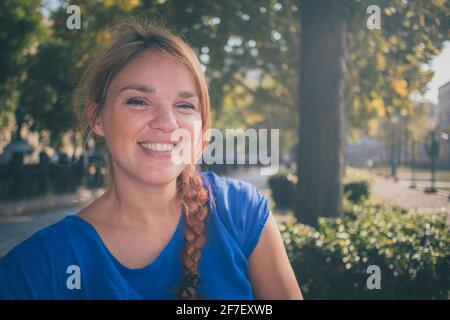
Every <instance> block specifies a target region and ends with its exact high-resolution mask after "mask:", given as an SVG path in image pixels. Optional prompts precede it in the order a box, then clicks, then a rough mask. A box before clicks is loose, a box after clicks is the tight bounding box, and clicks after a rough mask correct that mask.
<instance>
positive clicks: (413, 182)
mask: <svg viewBox="0 0 450 320" xmlns="http://www.w3.org/2000/svg"><path fill="white" fill-rule="evenodd" d="M415 152H416V141H415V140H414V137H413V138H412V139H411V185H410V186H409V188H410V189H415V188H416V157H415Z"/></svg>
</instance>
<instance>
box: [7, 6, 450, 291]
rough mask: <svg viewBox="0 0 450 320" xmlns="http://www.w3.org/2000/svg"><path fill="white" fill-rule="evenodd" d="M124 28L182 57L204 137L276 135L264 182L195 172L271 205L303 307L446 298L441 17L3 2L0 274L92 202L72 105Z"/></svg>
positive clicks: (424, 9)
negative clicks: (161, 39)
mask: <svg viewBox="0 0 450 320" xmlns="http://www.w3.org/2000/svg"><path fill="white" fill-rule="evenodd" d="M70 5H76V6H77V8H79V12H78V11H77V10H76V9H73V7H71V8H72V9H71V8H69V10H68V7H69V6H70ZM77 13H79V16H77ZM74 14H75V15H74ZM135 14H146V15H148V16H149V17H151V18H154V19H156V20H158V21H163V22H165V23H166V24H167V25H168V26H172V27H173V28H174V29H175V30H177V32H179V33H180V34H181V35H183V36H184V37H185V38H186V39H187V40H188V42H189V43H190V44H191V45H192V46H193V47H194V48H195V50H196V52H197V53H198V55H199V57H200V60H201V62H202V64H203V67H204V70H205V72H206V75H207V78H208V84H209V88H210V94H211V106H212V112H213V127H214V128H218V129H221V130H225V129H227V128H233V129H234V128H243V129H248V128H255V129H269V132H270V130H271V129H279V133H280V140H279V149H280V155H279V156H280V163H281V168H280V170H279V172H278V173H277V174H275V175H272V176H264V175H261V174H260V171H259V167H260V166H259V165H258V164H248V163H247V164H239V165H237V164H233V165H209V166H202V168H203V170H212V171H216V172H217V173H219V174H222V175H227V176H231V177H234V178H238V179H242V180H245V181H248V182H250V183H252V184H254V185H255V186H257V187H258V188H260V189H261V190H262V191H263V192H264V194H265V195H266V196H267V197H268V198H269V199H270V200H271V205H272V211H273V213H274V215H275V217H276V218H277V221H278V222H279V226H280V230H281V232H282V235H283V239H284V241H285V245H286V249H287V251H288V254H289V258H290V259H291V263H292V265H293V267H294V270H295V272H296V274H297V278H298V280H299V283H300V286H301V288H302V291H303V293H304V295H305V297H306V298H309V299H336V298H337V299H355V298H356V299H395V298H400V299H417V298H425V299H448V298H449V297H450V296H449V294H450V291H449V290H450V247H449V244H450V237H449V227H448V222H449V219H450V218H449V211H450V202H449V199H450V2H449V1H448V0H431V1H409V0H389V1H388V0H383V1H376V0H373V1H365V0H359V1H358V0H341V1H337V0H321V1H307V0H304V1H302V0H280V1H276V0H259V1H232V0H230V1H206V0H196V1H193V0H183V1H181V0H159V1H145V0H105V1H87V0H84V1H83V0H79V1H72V2H69V1H58V0H42V1H40V0H15V1H13V0H3V1H1V3H0V48H1V50H0V57H1V59H0V256H2V255H4V254H6V253H7V252H8V251H9V250H10V249H11V248H12V247H13V246H14V245H16V244H17V243H18V242H20V241H22V240H24V239H26V238H27V237H29V236H30V235H32V234H33V233H34V232H35V231H37V230H38V229H40V228H42V227H45V226H47V225H49V224H51V223H54V222H56V221H58V220H59V219H61V218H62V217H63V216H65V215H67V214H73V213H76V212H77V211H78V210H80V209H81V208H83V207H84V206H86V205H87V204H89V203H90V202H91V201H93V200H94V199H95V198H96V197H98V196H100V195H101V194H102V192H104V188H103V187H104V182H105V181H104V180H105V175H106V168H105V164H106V158H105V156H106V154H105V149H104V146H103V145H102V144H101V143H99V141H94V140H93V139H86V138H85V137H84V136H83V135H82V134H81V131H80V128H79V125H78V122H77V119H76V115H75V113H74V107H73V92H74V88H75V86H76V84H77V81H78V79H79V77H80V75H81V72H82V71H83V69H84V68H85V67H86V66H87V64H88V63H89V62H90V60H91V58H92V56H93V55H94V53H95V49H96V48H97V47H98V45H101V44H103V43H104V42H105V41H107V40H108V38H109V37H110V31H109V27H110V26H111V23H113V22H115V21H117V20H119V19H121V18H124V17H126V16H128V15H135ZM78 18H79V20H78V21H79V22H80V25H79V28H77V27H75V28H72V27H70V26H73V25H74V23H75V24H76V22H77V19H78ZM237 150H238V151H237V152H243V153H246V150H247V148H246V147H245V146H244V147H243V148H237ZM229 156H231V157H233V158H234V157H235V155H234V154H233V155H226V154H224V155H223V157H224V158H226V157H229ZM247 156H248V154H247ZM371 265H375V266H377V267H379V270H380V276H381V280H380V278H378V280H380V281H378V282H377V281H375V282H374V283H372V284H371V283H370V281H372V280H371V279H372V278H370V279H369V277H370V276H371V273H370V272H368V267H369V266H371Z"/></svg>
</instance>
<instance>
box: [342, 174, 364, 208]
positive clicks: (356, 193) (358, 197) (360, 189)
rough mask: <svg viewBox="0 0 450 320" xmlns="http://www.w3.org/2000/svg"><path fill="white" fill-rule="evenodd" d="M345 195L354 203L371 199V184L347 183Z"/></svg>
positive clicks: (361, 181) (360, 182) (362, 181)
mask: <svg viewBox="0 0 450 320" xmlns="http://www.w3.org/2000/svg"><path fill="white" fill-rule="evenodd" d="M344 194H346V196H347V198H348V200H350V201H351V202H353V203H359V202H360V201H362V200H363V199H369V195H370V191H369V182H368V181H366V180H360V181H353V182H349V183H346V184H344Z"/></svg>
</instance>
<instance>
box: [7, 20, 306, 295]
mask: <svg viewBox="0 0 450 320" xmlns="http://www.w3.org/2000/svg"><path fill="white" fill-rule="evenodd" d="M76 97H77V99H76V100H77V107H78V109H79V111H80V112H79V113H80V116H81V120H82V125H83V130H85V132H86V133H87V134H88V135H89V134H91V133H93V134H95V135H96V136H97V137H99V138H100V139H104V140H105V142H106V145H107V149H108V153H109V159H110V165H109V171H108V174H109V179H108V185H107V189H106V192H105V194H104V195H102V196H101V197H100V198H98V199H97V200H96V201H94V202H93V203H92V204H91V205H89V206H88V207H86V208H84V209H83V210H82V211H80V212H78V213H76V214H73V215H69V216H67V217H65V218H64V219H62V220H61V221H59V222H58V223H56V224H54V225H51V226H49V227H47V228H45V229H42V230H40V231H39V232H37V233H36V234H34V235H33V236H32V237H30V238H29V239H27V240H25V241H24V242H22V243H21V244H19V245H18V246H16V247H15V248H14V249H13V250H11V251H10V252H9V253H8V254H7V255H6V256H5V257H4V258H3V259H2V260H1V261H0V283H1V287H0V297H1V298H9V299H27V298H37V299H42V298H43V299H105V298H107V299H177V298H178V299H255V298H257V299H299V298H301V293H300V289H299V287H298V284H297V281H296V279H295V276H294V273H293V271H292V268H291V266H290V264H289V261H288V258H287V255H286V251H285V249H284V246H283V242H282V239H281V236H280V233H279V230H278V228H277V225H276V223H275V221H274V219H273V217H272V216H271V214H270V211H269V205H268V201H267V199H266V198H265V197H264V196H263V195H262V194H261V192H260V191H259V190H257V189H256V188H254V187H253V186H251V185H249V184H247V183H244V182H242V181H238V180H234V179H230V178H224V177H219V176H217V175H215V174H214V173H199V172H198V170H197V168H196V166H195V163H196V160H198V158H199V157H200V156H201V153H202V152H203V150H204V149H205V147H206V145H207V141H206V142H204V141H202V140H197V139H195V136H196V135H195V134H194V129H195V123H199V122H200V123H201V131H202V132H203V133H204V132H205V131H206V130H208V129H209V128H210V127H211V123H210V105H209V95H208V90H207V84H206V79H205V76H204V74H203V72H202V70H201V65H200V63H199V60H198V58H197V56H196V54H195V52H194V51H193V50H192V48H191V47H190V46H189V45H188V44H187V43H186V42H185V41H183V40H182V39H181V38H180V37H178V36H176V35H175V34H174V33H173V32H170V31H168V30H167V29H164V28H161V27H156V26H154V25H152V24H150V23H148V22H146V21H132V22H126V23H122V24H120V25H119V26H118V27H117V29H116V30H114V32H113V37H112V39H111V41H110V43H108V44H107V45H106V47H105V48H104V49H103V50H102V51H100V52H99V53H98V55H97V56H96V57H95V59H94V60H93V61H92V63H91V64H90V66H89V67H88V69H87V70H86V72H85V74H84V76H83V78H82V79H81V81H80V85H79V86H78V88H77V92H76ZM176 130H187V132H189V133H190V135H189V136H190V137H193V138H192V140H191V141H186V139H184V140H183V139H181V140H174V139H171V137H173V133H174V132H175V131H176ZM185 144H188V145H189V146H190V147H191V148H192V149H193V152H192V155H193V157H192V162H191V163H188V164H186V163H182V164H176V163H174V162H173V161H172V159H171V157H170V154H171V152H172V151H173V150H174V149H175V148H180V147H183V146H185Z"/></svg>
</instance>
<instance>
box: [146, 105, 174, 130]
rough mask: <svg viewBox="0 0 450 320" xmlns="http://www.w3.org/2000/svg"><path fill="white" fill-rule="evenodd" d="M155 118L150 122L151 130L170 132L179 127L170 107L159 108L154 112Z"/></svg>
mask: <svg viewBox="0 0 450 320" xmlns="http://www.w3.org/2000/svg"><path fill="white" fill-rule="evenodd" d="M155 111H156V112H155V116H154V117H153V118H152V121H151V122H150V127H151V128H152V129H158V130H161V131H163V132H172V131H173V130H175V129H177V128H178V127H179V125H178V122H177V118H176V115H175V113H174V111H173V110H172V107H170V106H160V107H158V108H157V110H155Z"/></svg>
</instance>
